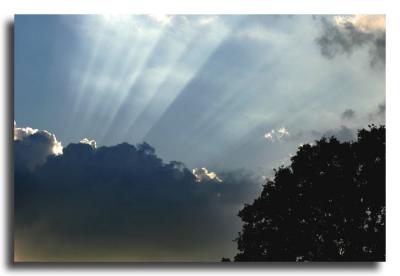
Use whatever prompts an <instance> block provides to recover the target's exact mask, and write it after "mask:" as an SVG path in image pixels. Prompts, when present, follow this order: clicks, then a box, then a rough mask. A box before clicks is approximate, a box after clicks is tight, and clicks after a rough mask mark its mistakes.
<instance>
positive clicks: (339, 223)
mask: <svg viewBox="0 0 400 276" xmlns="http://www.w3.org/2000/svg"><path fill="white" fill-rule="evenodd" d="M274 172H275V176H274V178H273V179H271V180H268V181H267V183H266V184H265V185H264V187H263V190H262V192H261V195H260V196H259V197H258V198H257V199H255V200H254V202H253V203H252V204H246V205H245V207H244V208H243V209H242V210H241V211H240V212H239V217H240V218H241V219H242V221H243V228H242V231H241V232H239V237H238V238H237V239H236V241H237V245H238V250H239V253H238V254H237V255H236V256H235V258H234V259H235V261H382V260H385V126H379V127H377V126H374V125H372V126H369V129H362V130H359V131H358V135H357V140H356V141H354V142H340V141H339V140H337V139H336V138H335V137H333V136H332V137H330V138H326V137H323V138H322V139H320V140H318V141H315V143H313V144H305V145H303V146H300V147H299V148H298V150H297V153H296V154H295V155H294V156H293V157H292V158H291V164H290V165H289V166H286V167H285V166H281V167H279V168H278V169H276V170H274Z"/></svg>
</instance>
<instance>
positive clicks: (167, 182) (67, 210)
mask: <svg viewBox="0 0 400 276" xmlns="http://www.w3.org/2000/svg"><path fill="white" fill-rule="evenodd" d="M30 139H34V140H31V143H30V144H29V145H28V144H22V143H20V141H15V150H16V154H15V162H16V164H17V163H24V162H25V161H26V160H29V158H27V156H26V155H31V154H36V153H33V152H32V151H31V150H30V149H29V147H32V148H34V147H35V146H36V145H35V143H36V141H38V140H36V136H34V135H32V137H31V138H30ZM39 142H40V141H39ZM17 153H18V154H17ZM47 153H48V152H47ZM21 168H24V166H21ZM219 180H222V182H221V181H219ZM259 188H260V185H259V182H258V179H256V178H255V177H254V176H253V175H251V174H248V173H246V172H244V171H236V172H225V173H224V172H223V173H219V174H218V180H217V179H211V178H207V177H204V178H202V179H201V181H199V180H198V179H196V177H195V176H194V175H193V174H192V172H191V171H190V170H188V169H187V168H186V167H185V166H184V164H182V163H180V162H176V161H173V162H170V163H164V162H163V161H162V160H161V159H160V158H159V157H157V155H156V154H155V150H154V148H152V147H151V146H150V145H149V144H146V143H143V144H139V145H137V146H133V145H130V144H127V143H124V144H119V145H116V146H112V147H100V148H97V149H96V148H94V147H92V146H90V145H89V144H85V143H80V144H70V145H68V146H67V147H65V148H64V149H63V154H62V155H58V156H56V155H53V154H51V153H50V155H49V156H48V158H47V161H46V162H45V163H44V164H43V165H41V166H39V167H37V168H36V169H35V170H34V171H30V170H23V169H19V170H16V171H15V222H16V240H17V242H16V247H17V248H16V251H17V253H18V252H19V254H20V255H25V256H27V258H28V259H29V258H33V259H35V258H36V259H41V260H46V259H47V260H62V259H75V260H99V259H108V260H112V259H113V258H117V259H118V258H119V259H120V260H196V259H198V260H210V261H211V260H214V261H218V260H219V258H220V257H222V256H226V255H228V256H229V255H231V254H232V251H233V249H234V244H233V243H232V240H233V239H234V238H235V236H236V232H237V231H238V230H239V229H238V225H239V220H238V218H237V217H236V214H237V211H238V210H239V209H240V208H241V206H242V204H243V203H244V202H248V201H249V200H251V199H252V198H253V197H254V196H255V195H256V194H257V192H258V191H259ZM31 250H33V251H31Z"/></svg>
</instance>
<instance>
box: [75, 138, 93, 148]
mask: <svg viewBox="0 0 400 276" xmlns="http://www.w3.org/2000/svg"><path fill="white" fill-rule="evenodd" d="M79 143H81V144H88V145H90V146H91V147H92V148H93V149H96V148H97V145H96V141H95V140H89V139H88V138H83V139H82V140H80V141H79Z"/></svg>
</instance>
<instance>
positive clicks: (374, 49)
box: [316, 15, 386, 65]
mask: <svg viewBox="0 0 400 276" xmlns="http://www.w3.org/2000/svg"><path fill="white" fill-rule="evenodd" d="M321 22H322V34H321V35H320V36H319V37H318V38H317V40H316V42H317V44H318V45H319V46H320V50H321V54H322V55H323V56H325V57H327V58H333V57H335V56H336V55H338V54H344V53H346V54H352V53H353V52H354V51H355V50H356V49H358V48H361V47H368V49H369V55H370V63H371V65H376V64H385V47H386V27H385V16H383V15H353V16H334V17H332V18H331V19H329V18H326V17H322V18H321Z"/></svg>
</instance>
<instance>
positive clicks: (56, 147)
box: [14, 121, 63, 155]
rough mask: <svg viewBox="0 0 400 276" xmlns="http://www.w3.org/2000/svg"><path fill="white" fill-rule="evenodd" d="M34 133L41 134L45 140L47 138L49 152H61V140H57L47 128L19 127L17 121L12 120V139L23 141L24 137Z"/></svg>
mask: <svg viewBox="0 0 400 276" xmlns="http://www.w3.org/2000/svg"><path fill="white" fill-rule="evenodd" d="M34 134H36V135H38V136H41V137H43V138H44V139H45V140H47V143H48V145H49V149H50V154H54V155H59V154H62V150H63V147H62V145H61V142H60V141H58V140H57V138H56V136H55V135H54V134H52V133H50V132H49V131H47V130H38V129H35V128H31V127H21V128H19V127H17V123H16V122H15V121H14V141H15V140H19V141H24V139H25V138H27V137H29V136H32V135H34Z"/></svg>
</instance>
